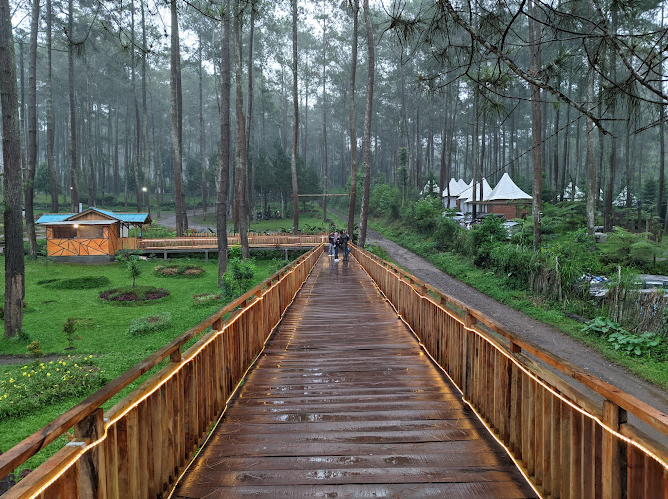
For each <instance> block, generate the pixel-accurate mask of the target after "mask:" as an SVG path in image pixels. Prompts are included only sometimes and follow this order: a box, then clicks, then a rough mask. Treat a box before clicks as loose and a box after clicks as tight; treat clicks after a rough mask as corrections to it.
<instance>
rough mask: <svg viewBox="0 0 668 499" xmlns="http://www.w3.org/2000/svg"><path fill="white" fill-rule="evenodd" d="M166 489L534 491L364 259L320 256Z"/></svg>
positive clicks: (212, 492)
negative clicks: (196, 451)
mask: <svg viewBox="0 0 668 499" xmlns="http://www.w3.org/2000/svg"><path fill="white" fill-rule="evenodd" d="M173 497H177V498H182V499H186V498H188V499H189V498H203V497H206V498H209V499H213V498H236V497H254V498H283V497H286V498H287V497H290V498H299V497H355V498H364V497H375V498H377V497H399V498H413V497H415V498H418V497H419V498H432V497H433V498H436V497H448V498H458V497H462V498H464V497H465V498H469V499H471V498H508V499H515V498H520V497H535V495H534V493H533V491H532V490H531V488H530V487H529V486H528V485H527V484H526V482H525V481H524V479H523V477H522V476H521V474H520V473H519V472H518V471H517V469H516V468H515V467H514V466H513V464H512V462H511V461H510V459H509V458H508V457H507V455H506V454H505V452H504V451H503V450H502V449H501V448H500V447H499V446H498V445H496V443H495V442H494V440H493V439H492V438H491V437H490V436H489V435H488V434H487V432H486V431H485V430H484V428H483V427H482V426H481V424H480V423H479V422H478V420H477V419H475V417H474V416H473V414H472V413H471V411H470V410H469V409H468V408H467V407H466V406H465V405H464V404H463V403H462V401H461V397H460V396H459V392H458V391H457V390H456V388H455V387H453V386H452V385H451V384H450V383H449V382H448V381H447V380H446V379H444V376H443V375H442V374H441V373H440V372H439V371H438V370H437V369H436V368H435V367H434V366H433V365H432V364H431V363H430V361H429V360H428V358H427V357H426V356H425V355H424V353H423V352H422V350H421V349H420V347H419V345H418V343H417V341H416V340H415V338H414V337H413V336H412V335H411V334H410V332H409V331H408V329H407V328H406V326H405V325H404V324H403V323H402V322H401V321H400V320H399V319H398V318H397V317H396V314H395V313H394V311H393V310H392V308H391V307H390V306H389V305H388V304H387V303H386V302H385V301H384V299H383V297H382V295H380V294H379V293H378V291H377V289H376V288H375V286H374V285H373V283H372V281H371V280H370V279H369V278H368V276H367V275H366V274H365V273H364V272H363V271H362V270H361V268H360V267H359V266H358V265H357V264H356V263H355V262H354V261H350V262H343V261H341V262H334V261H333V260H332V259H331V258H328V257H327V256H323V258H322V259H321V261H320V262H319V263H318V265H317V266H316V269H315V270H314V272H313V274H312V275H311V277H310V278H309V279H308V281H307V282H306V284H305V285H304V287H303V288H302V290H301V292H300V293H299V295H298V296H297V299H296V300H295V302H294V303H293V305H292V307H291V308H290V309H289V311H288V313H287V314H286V316H285V317H284V319H283V321H282V322H281V324H280V326H279V327H278V329H277V331H276V332H275V334H274V336H273V338H272V339H271V340H270V342H269V343H268V344H267V348H266V350H265V353H264V355H263V356H262V357H261V358H260V359H259V361H258V363H257V365H256V366H255V368H253V370H252V371H251V372H250V373H249V375H248V377H247V380H246V383H245V385H244V386H243V388H242V389H241V390H240V393H239V396H238V398H237V399H236V400H235V401H234V403H233V404H232V405H231V407H230V408H229V410H228V412H227V414H226V416H225V418H224V419H223V421H222V422H221V424H220V426H219V427H218V428H217V429H216V430H215V433H214V435H213V436H212V437H211V439H210V441H209V442H208V444H207V446H206V447H205V448H204V449H203V450H202V452H201V453H200V456H199V458H198V460H197V461H196V462H195V463H193V465H192V467H191V469H190V470H189V471H188V473H187V474H186V475H185V477H184V478H183V479H182V481H181V483H180V484H179V486H178V488H177V489H176V491H175V494H174V496H173Z"/></svg>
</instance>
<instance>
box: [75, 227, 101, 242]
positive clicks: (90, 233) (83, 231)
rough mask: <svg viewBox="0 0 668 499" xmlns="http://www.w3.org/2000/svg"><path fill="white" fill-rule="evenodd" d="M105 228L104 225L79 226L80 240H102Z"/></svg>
mask: <svg viewBox="0 0 668 499" xmlns="http://www.w3.org/2000/svg"><path fill="white" fill-rule="evenodd" d="M103 234H104V227H103V226H102V225H79V235H78V236H77V238H78V239H102V237H103Z"/></svg>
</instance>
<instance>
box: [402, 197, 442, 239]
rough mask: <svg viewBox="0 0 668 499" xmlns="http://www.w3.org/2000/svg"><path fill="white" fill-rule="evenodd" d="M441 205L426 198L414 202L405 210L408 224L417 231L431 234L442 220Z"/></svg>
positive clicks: (433, 199)
mask: <svg viewBox="0 0 668 499" xmlns="http://www.w3.org/2000/svg"><path fill="white" fill-rule="evenodd" d="M442 213H443V205H442V204H441V201H440V200H439V199H436V198H433V197H427V198H425V199H420V200H419V201H416V202H415V203H414V204H413V205H412V206H411V207H409V209H408V210H407V213H406V214H407V218H408V220H407V221H408V223H409V224H411V225H413V226H414V227H415V228H416V229H417V230H419V231H422V232H426V233H431V232H433V231H434V230H435V229H436V226H437V225H438V222H439V221H440V219H441V218H442V215H441V214H442Z"/></svg>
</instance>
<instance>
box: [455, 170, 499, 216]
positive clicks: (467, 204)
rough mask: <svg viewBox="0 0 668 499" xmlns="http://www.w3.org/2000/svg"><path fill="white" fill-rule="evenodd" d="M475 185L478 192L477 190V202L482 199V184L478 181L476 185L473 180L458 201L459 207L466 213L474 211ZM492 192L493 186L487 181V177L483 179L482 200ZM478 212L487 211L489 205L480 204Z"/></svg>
mask: <svg viewBox="0 0 668 499" xmlns="http://www.w3.org/2000/svg"><path fill="white" fill-rule="evenodd" d="M474 187H475V189H476V192H475V198H476V204H477V203H478V202H479V201H480V184H479V183H476V184H475V186H474V185H473V181H471V183H470V184H469V185H468V186H467V187H466V190H465V191H464V192H462V194H461V195H460V196H459V197H458V198H457V201H458V203H459V209H460V210H461V211H463V212H464V213H467V212H469V211H473V188H474ZM491 192H492V188H491V187H490V185H489V183H488V182H487V179H486V178H483V179H482V200H483V201H484V200H485V199H486V198H487V196H489V194H490V193H491ZM476 211H477V212H478V213H485V212H486V211H487V207H486V206H485V205H479V208H478V210H476Z"/></svg>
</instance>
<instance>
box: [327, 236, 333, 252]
mask: <svg viewBox="0 0 668 499" xmlns="http://www.w3.org/2000/svg"><path fill="white" fill-rule="evenodd" d="M327 254H328V255H329V256H334V232H330V233H329V251H328V253H327Z"/></svg>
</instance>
